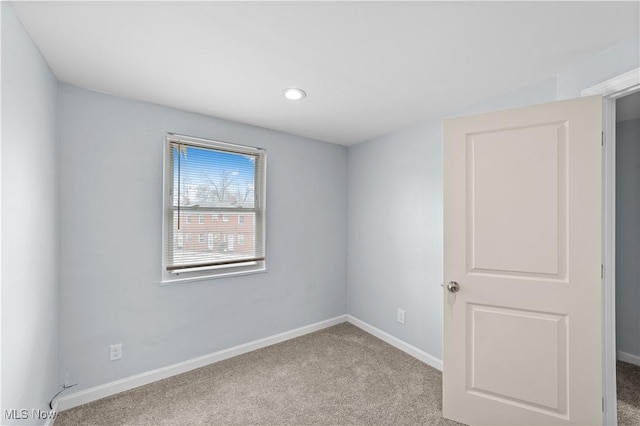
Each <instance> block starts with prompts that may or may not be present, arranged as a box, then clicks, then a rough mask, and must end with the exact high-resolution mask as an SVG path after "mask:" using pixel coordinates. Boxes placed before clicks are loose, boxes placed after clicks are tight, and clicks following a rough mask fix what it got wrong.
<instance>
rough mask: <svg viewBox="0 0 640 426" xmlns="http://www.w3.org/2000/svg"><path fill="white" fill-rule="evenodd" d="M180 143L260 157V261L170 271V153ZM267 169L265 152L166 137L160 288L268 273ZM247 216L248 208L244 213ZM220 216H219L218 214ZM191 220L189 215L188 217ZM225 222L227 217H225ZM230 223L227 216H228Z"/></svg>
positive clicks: (231, 211) (257, 220) (257, 219)
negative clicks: (186, 282)
mask: <svg viewBox="0 0 640 426" xmlns="http://www.w3.org/2000/svg"><path fill="white" fill-rule="evenodd" d="M176 142H180V143H184V144H186V145H192V146H197V147H202V148H209V149H218V150H224V151H229V152H233V153H237V154H246V155H258V156H259V160H258V162H257V164H256V178H255V179H256V181H255V193H256V194H257V195H256V200H255V204H256V207H255V208H254V209H251V211H252V212H255V228H254V231H255V233H256V246H261V247H262V256H260V259H258V260H251V261H247V262H242V263H235V264H228V265H214V266H206V267H194V268H190V269H182V270H180V271H175V270H172V271H169V270H168V268H167V266H168V265H167V251H168V250H169V244H168V241H171V240H172V239H173V234H172V232H173V230H172V226H169V224H172V223H173V214H174V213H173V209H174V207H173V206H172V205H171V202H172V195H171V193H170V191H171V190H172V186H173V164H172V162H171V155H170V153H171V151H170V150H171V149H172V144H173V143H176ZM266 165H267V155H266V151H265V150H264V149H262V148H255V147H249V146H245V145H237V144H231V143H227V142H220V141H214V140H208V139H202V138H195V137H191V136H184V135H178V134H173V133H167V134H166V137H165V142H164V170H163V172H164V186H163V189H164V190H163V221H162V276H161V280H160V284H171V283H178V282H185V281H193V280H202V279H212V278H221V277H229V276H234V275H246V274H254V273H259V272H266V260H265V259H266V241H265V239H266V229H265V226H266V219H265V217H266V213H265V212H266V198H267V196H266ZM220 210H228V211H229V214H238V213H240V211H239V210H240V208H236V209H234V208H221V209H220ZM243 210H244V212H245V213H246V212H247V211H248V209H247V208H244V209H243ZM216 214H217V213H216ZM187 217H189V215H187ZM223 220H224V214H223ZM227 220H229V219H228V215H227Z"/></svg>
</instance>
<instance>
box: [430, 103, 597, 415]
mask: <svg viewBox="0 0 640 426" xmlns="http://www.w3.org/2000/svg"><path fill="white" fill-rule="evenodd" d="M601 123H602V116H601V99H600V98H599V97H592V98H582V99H576V100H570V101H563V102H554V103H551V104H545V105H536V106H532V107H527V108H519V109H515V110H508V111H498V112H492V113H487V114H481V115H477V116H469V117H460V118H455V119H451V120H447V121H445V126H444V209H445V223H444V245H445V247H444V255H445V259H444V274H445V280H446V281H456V282H458V283H459V285H460V290H459V292H457V293H451V292H448V291H446V290H445V295H444V349H443V360H444V377H443V413H444V416H445V417H447V418H451V419H454V420H457V421H460V422H462V423H466V424H509V425H519V424H521V425H522V424H527V425H536V424H537V425H550V424H566V425H569V424H576V425H577V424H581V425H584V424H601V422H602V412H601V410H602V408H601V397H602V388H601V380H602V374H601V369H602V365H601V331H600V330H601V309H602V305H601V276H600V273H601V271H600V268H601V243H600V241H601V234H600V232H601V231H600V229H601V205H600V197H601V195H600V185H601V143H600V137H601Z"/></svg>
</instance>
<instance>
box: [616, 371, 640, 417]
mask: <svg viewBox="0 0 640 426" xmlns="http://www.w3.org/2000/svg"><path fill="white" fill-rule="evenodd" d="M616 379H617V380H616V381H617V388H618V425H619V426H638V425H640V367H638V366H637V365H633V364H628V363H626V362H621V361H618V365H617V366H616Z"/></svg>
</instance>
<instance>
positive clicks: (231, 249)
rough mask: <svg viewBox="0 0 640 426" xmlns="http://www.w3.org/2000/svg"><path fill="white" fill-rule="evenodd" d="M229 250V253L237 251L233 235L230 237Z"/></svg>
mask: <svg viewBox="0 0 640 426" xmlns="http://www.w3.org/2000/svg"><path fill="white" fill-rule="evenodd" d="M227 249H228V250H229V251H233V250H235V247H234V238H233V235H229V239H228V240H227Z"/></svg>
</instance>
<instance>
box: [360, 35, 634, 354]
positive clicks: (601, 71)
mask: <svg viewBox="0 0 640 426" xmlns="http://www.w3.org/2000/svg"><path fill="white" fill-rule="evenodd" d="M639 40H640V38H638V37H634V38H632V39H629V40H627V41H625V42H622V43H620V44H618V45H616V46H613V47H611V48H610V49H607V50H606V51H604V52H602V53H601V54H598V55H596V56H594V57H593V58H589V59H588V60H585V61H584V62H583V63H581V64H578V65H577V66H576V67H575V68H574V69H571V70H568V71H567V72H566V73H563V74H562V75H559V76H556V77H554V78H550V79H548V80H544V81H541V82H539V83H537V84H534V85H532V86H530V87H526V88H523V89H521V90H519V91H516V92H513V93H507V94H503V95H501V96H498V97H496V98H495V99H491V100H488V101H486V102H482V103H480V104H478V105H473V106H470V107H468V108H464V109H462V110H460V111H456V112H453V113H451V114H449V115H447V116H459V115H467V114H473V113H479V112H485V111H490V110H496V109H504V108H513V107H518V106H525V105H532V104H537V103H544V102H550V101H553V100H557V99H564V98H567V97H578V96H580V95H581V91H582V89H585V88H587V87H590V86H592V85H594V84H597V83H599V82H601V81H604V80H606V79H609V78H611V77H614V76H616V75H619V74H621V73H624V72H626V71H629V70H631V69H634V68H636V67H638V66H639V65H640V58H639V52H640V49H639V48H638V47H639V46H640V43H639ZM443 118H444V117H435V118H432V119H430V120H427V121H425V122H423V123H421V124H418V125H415V126H412V127H410V128H407V129H402V130H399V131H396V132H393V133H391V134H389V135H386V136H383V137H381V138H378V139H374V140H371V141H367V142H363V143H361V144H357V145H354V146H351V147H350V148H349V167H348V187H349V203H348V217H349V220H348V231H347V232H348V240H347V241H348V243H347V246H348V257H349V262H348V287H347V311H348V312H349V314H351V315H353V316H355V317H357V318H359V319H361V320H363V321H365V322H367V323H369V324H371V325H373V326H375V327H377V328H379V329H381V330H382V331H385V332H387V333H389V334H391V335H392V336H395V337H397V338H399V339H401V340H404V341H405V342H407V343H409V344H411V345H413V346H416V347H417V348H418V349H421V350H423V351H425V352H427V353H428V354H431V355H433V356H435V357H437V358H440V357H441V353H442V343H441V342H442V290H441V288H440V283H441V282H442V244H443V242H442V232H443V229H442V120H443ZM398 308H400V309H404V310H406V324H405V325H401V324H399V323H397V322H396V310H397V309H398Z"/></svg>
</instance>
